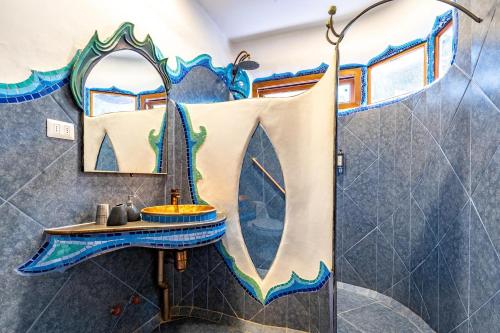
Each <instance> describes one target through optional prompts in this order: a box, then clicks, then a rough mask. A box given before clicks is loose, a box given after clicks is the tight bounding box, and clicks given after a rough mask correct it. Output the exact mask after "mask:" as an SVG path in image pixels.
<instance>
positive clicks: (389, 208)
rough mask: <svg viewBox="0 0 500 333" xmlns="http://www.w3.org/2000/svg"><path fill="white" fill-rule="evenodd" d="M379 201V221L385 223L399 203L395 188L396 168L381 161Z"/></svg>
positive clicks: (378, 187)
mask: <svg viewBox="0 0 500 333" xmlns="http://www.w3.org/2000/svg"><path fill="white" fill-rule="evenodd" d="M378 166H379V172H378V186H377V190H378V191H377V192H378V193H377V200H378V221H379V223H380V222H381V221H384V220H385V219H386V218H387V217H389V216H390V215H392V213H394V208H395V203H396V202H397V199H398V198H397V197H396V191H395V189H394V187H395V186H396V182H395V180H394V177H395V174H394V167H393V166H392V167H391V166H387V165H386V164H385V163H383V162H382V160H381V159H379V164H378Z"/></svg>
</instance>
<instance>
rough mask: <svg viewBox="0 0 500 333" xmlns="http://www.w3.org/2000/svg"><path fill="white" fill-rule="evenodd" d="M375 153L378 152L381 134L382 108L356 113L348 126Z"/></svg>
mask: <svg viewBox="0 0 500 333" xmlns="http://www.w3.org/2000/svg"><path fill="white" fill-rule="evenodd" d="M345 127H346V128H348V129H349V131H351V132H352V133H353V134H354V135H355V136H356V137H358V138H359V139H360V140H361V141H362V142H363V143H364V144H365V146H367V147H368V148H369V149H370V150H371V151H372V152H373V153H374V154H378V143H379V135H380V110H378V109H374V110H369V111H366V112H360V113H358V114H356V115H355V116H354V117H353V119H352V121H350V122H349V123H348V124H347V125H346V126H345Z"/></svg>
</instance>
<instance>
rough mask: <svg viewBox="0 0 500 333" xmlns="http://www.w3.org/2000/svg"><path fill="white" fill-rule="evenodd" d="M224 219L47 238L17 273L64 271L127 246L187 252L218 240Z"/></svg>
mask: <svg viewBox="0 0 500 333" xmlns="http://www.w3.org/2000/svg"><path fill="white" fill-rule="evenodd" d="M225 231H226V224H225V220H222V221H220V222H217V223H214V224H211V225H205V226H194V227H190V228H184V229H156V230H143V231H130V232H114V233H105V234H82V235H47V237H46V240H45V242H44V244H43V245H42V247H41V248H40V249H39V250H38V252H37V253H36V254H35V255H34V256H33V257H32V258H31V259H30V260H28V261H27V262H26V263H24V264H23V265H21V266H20V267H19V268H18V269H17V271H18V273H20V274H23V275H33V274H41V273H45V272H49V271H54V270H63V269H66V268H68V267H70V266H73V265H76V264H78V263H80V262H82V261H84V260H86V259H88V258H92V257H95V256H98V255H101V254H103V253H107V252H111V251H114V250H117V249H122V248H126V247H132V246H133V247H149V248H159V249H185V248H191V247H197V246H201V245H204V244H209V243H213V242H216V241H218V240H219V239H220V238H221V237H222V236H223V235H224V233H225Z"/></svg>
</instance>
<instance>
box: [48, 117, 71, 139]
mask: <svg viewBox="0 0 500 333" xmlns="http://www.w3.org/2000/svg"><path fill="white" fill-rule="evenodd" d="M47 136H48V137H49V138H57V139H64V140H72V141H73V140H75V125H73V124H72V123H65V122H64V121H59V120H54V119H47Z"/></svg>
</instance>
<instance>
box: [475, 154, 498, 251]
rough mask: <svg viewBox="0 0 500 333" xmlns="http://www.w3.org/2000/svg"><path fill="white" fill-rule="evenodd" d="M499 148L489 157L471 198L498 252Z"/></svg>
mask: <svg viewBox="0 0 500 333" xmlns="http://www.w3.org/2000/svg"><path fill="white" fill-rule="evenodd" d="M498 170H500V150H498V149H497V152H496V153H495V155H494V156H493V158H492V159H491V162H490V165H489V166H488V168H487V169H486V171H485V172H484V173H483V176H482V179H481V182H480V183H479V185H478V186H477V188H476V191H475V192H474V195H473V196H472V199H473V201H474V204H475V208H476V209H477V211H478V213H479V216H481V219H482V221H483V223H484V225H485V227H486V230H487V231H488V234H489V235H490V237H491V240H492V241H493V244H494V246H495V248H496V250H497V253H500V225H499V224H498V221H500V211H499V209H498V202H499V198H500V173H499V171H498Z"/></svg>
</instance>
